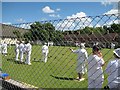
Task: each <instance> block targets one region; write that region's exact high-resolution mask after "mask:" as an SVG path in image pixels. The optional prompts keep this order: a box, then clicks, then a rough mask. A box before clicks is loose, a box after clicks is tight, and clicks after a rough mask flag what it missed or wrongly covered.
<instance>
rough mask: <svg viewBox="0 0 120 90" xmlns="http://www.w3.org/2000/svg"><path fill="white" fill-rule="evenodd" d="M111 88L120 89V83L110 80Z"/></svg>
mask: <svg viewBox="0 0 120 90" xmlns="http://www.w3.org/2000/svg"><path fill="white" fill-rule="evenodd" d="M108 86H109V88H111V89H112V88H119V90H120V83H115V82H109V85H108Z"/></svg>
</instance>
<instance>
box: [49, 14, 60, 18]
mask: <svg viewBox="0 0 120 90" xmlns="http://www.w3.org/2000/svg"><path fill="white" fill-rule="evenodd" d="M49 16H50V17H57V18H59V17H60V15H59V14H57V15H56V14H50V15H49Z"/></svg>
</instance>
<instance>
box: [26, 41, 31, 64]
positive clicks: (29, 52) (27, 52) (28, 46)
mask: <svg viewBox="0 0 120 90" xmlns="http://www.w3.org/2000/svg"><path fill="white" fill-rule="evenodd" d="M25 52H26V62H25V63H26V64H28V65H30V64H31V62H30V58H31V52H32V45H31V44H30V43H27V44H26V45H25Z"/></svg>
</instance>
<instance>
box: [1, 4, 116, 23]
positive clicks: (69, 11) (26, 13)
mask: <svg viewBox="0 0 120 90" xmlns="http://www.w3.org/2000/svg"><path fill="white" fill-rule="evenodd" d="M116 12H117V9H116V5H115V3H102V2H2V23H6V24H9V23H10V24H16V23H25V22H34V21H43V20H57V19H64V18H72V17H77V16H78V15H79V16H81V17H82V16H83V17H84V16H96V15H97V16H98V15H103V14H105V13H106V14H111V13H116Z"/></svg>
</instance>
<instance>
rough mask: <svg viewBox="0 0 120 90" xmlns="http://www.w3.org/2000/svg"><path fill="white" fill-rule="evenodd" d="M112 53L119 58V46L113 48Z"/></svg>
mask: <svg viewBox="0 0 120 90" xmlns="http://www.w3.org/2000/svg"><path fill="white" fill-rule="evenodd" d="M113 53H114V54H115V55H116V56H117V57H119V58H120V48H118V49H115V50H114V51H113Z"/></svg>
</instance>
